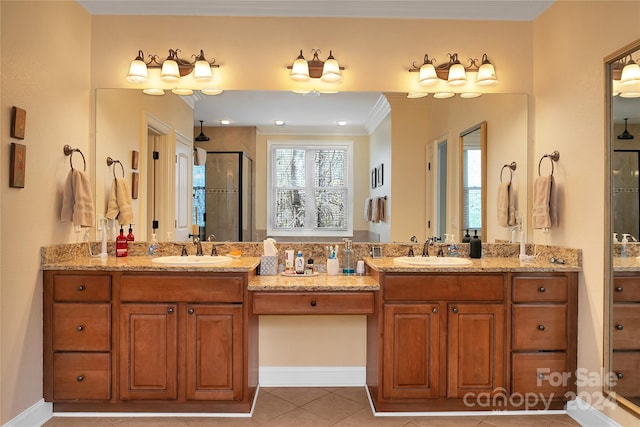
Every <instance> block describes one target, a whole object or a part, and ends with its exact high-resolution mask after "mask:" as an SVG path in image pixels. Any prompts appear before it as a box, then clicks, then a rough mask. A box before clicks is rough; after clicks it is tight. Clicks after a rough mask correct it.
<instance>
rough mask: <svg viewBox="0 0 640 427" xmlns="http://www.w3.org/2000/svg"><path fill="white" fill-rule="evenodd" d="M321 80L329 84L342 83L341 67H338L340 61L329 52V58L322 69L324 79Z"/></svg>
mask: <svg viewBox="0 0 640 427" xmlns="http://www.w3.org/2000/svg"><path fill="white" fill-rule="evenodd" d="M320 80H322V81H324V82H327V83H339V82H341V81H342V73H341V72H340V65H338V61H336V60H335V58H334V57H333V56H332V55H331V52H329V58H328V59H327V60H326V61H325V63H324V66H323V67H322V77H320Z"/></svg>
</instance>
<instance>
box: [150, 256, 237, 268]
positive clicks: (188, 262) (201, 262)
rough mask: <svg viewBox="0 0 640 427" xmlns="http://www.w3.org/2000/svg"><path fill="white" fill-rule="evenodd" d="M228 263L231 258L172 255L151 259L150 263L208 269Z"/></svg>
mask: <svg viewBox="0 0 640 427" xmlns="http://www.w3.org/2000/svg"><path fill="white" fill-rule="evenodd" d="M229 261H231V257H228V256H225V255H218V256H210V255H203V256H196V255H189V256H180V255H173V256H161V257H158V258H153V259H152V260H151V262H152V263H154V264H162V265H175V266H194V265H196V266H203V267H208V266H212V265H218V264H224V263H225V262H229Z"/></svg>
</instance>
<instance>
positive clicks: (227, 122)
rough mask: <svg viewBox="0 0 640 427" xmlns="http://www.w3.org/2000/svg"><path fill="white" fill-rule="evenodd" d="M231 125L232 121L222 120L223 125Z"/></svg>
mask: <svg viewBox="0 0 640 427" xmlns="http://www.w3.org/2000/svg"><path fill="white" fill-rule="evenodd" d="M230 123H231V120H227V119H223V120H220V124H221V125H228V124H230Z"/></svg>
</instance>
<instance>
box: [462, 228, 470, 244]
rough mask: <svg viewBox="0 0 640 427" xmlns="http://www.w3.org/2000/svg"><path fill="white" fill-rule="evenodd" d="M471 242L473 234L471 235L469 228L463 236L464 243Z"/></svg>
mask: <svg viewBox="0 0 640 427" xmlns="http://www.w3.org/2000/svg"><path fill="white" fill-rule="evenodd" d="M469 242H471V236H469V230H467V233H466V234H465V235H464V237H463V238H462V243H469Z"/></svg>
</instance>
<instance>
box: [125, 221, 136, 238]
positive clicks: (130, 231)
mask: <svg viewBox="0 0 640 427" xmlns="http://www.w3.org/2000/svg"><path fill="white" fill-rule="evenodd" d="M134 240H136V238H135V237H134V236H133V228H132V227H131V224H129V234H127V241H128V242H133V241H134Z"/></svg>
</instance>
